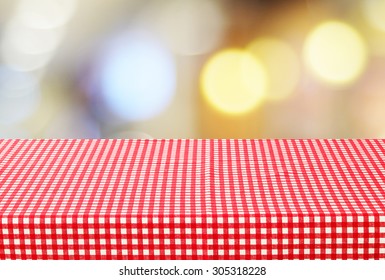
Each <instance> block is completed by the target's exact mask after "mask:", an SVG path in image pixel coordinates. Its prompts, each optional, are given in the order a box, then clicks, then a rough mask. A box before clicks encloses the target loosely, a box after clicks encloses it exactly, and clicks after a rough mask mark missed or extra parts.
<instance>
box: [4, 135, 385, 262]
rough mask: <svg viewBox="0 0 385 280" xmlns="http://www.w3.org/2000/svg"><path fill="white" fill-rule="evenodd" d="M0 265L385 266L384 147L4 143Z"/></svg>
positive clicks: (345, 143) (343, 143)
mask: <svg viewBox="0 0 385 280" xmlns="http://www.w3.org/2000/svg"><path fill="white" fill-rule="evenodd" d="M0 222H1V230H0V259H139V260H141V259H385V140H316V139H314V140H0Z"/></svg>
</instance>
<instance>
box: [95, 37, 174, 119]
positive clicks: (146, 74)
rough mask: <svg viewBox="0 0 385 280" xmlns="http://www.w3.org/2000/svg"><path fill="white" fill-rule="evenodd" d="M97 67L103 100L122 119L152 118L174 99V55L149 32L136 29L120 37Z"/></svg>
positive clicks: (112, 43)
mask: <svg viewBox="0 0 385 280" xmlns="http://www.w3.org/2000/svg"><path fill="white" fill-rule="evenodd" d="M98 69H99V70H98V71H100V73H99V75H97V76H98V77H99V80H98V83H99V90H100V93H101V95H102V99H103V100H104V103H105V105H106V106H107V108H108V110H109V111H111V112H112V113H113V114H115V115H116V116H118V117H119V118H121V119H123V120H126V121H142V120H147V119H150V118H152V117H154V116H156V115H158V114H160V113H161V112H163V111H164V110H165V109H166V108H167V106H168V105H169V104H170V103H171V101H172V98H173V95H174V92H175V88H176V66H175V62H174V58H173V56H172V54H171V52H169V51H168V50H167V49H166V48H164V47H163V45H162V44H161V43H160V41H157V40H156V38H154V37H153V36H151V34H150V33H147V32H143V31H138V30H133V31H129V32H125V33H123V34H120V36H117V37H116V38H115V39H113V40H112V41H111V42H110V43H109V44H108V46H107V48H106V49H105V52H104V54H103V56H102V60H101V63H100V65H99V68H98Z"/></svg>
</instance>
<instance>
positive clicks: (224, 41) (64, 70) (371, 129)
mask: <svg viewBox="0 0 385 280" xmlns="http://www.w3.org/2000/svg"><path fill="white" fill-rule="evenodd" d="M0 138H385V0H333V1H332V0H323V1H318V0H307V1H305V0H292V1H283V0H274V1H272V0H259V1H258V0H255V1H254V0H253V1H252V0H108V1H103V0H101V1H92V0H0Z"/></svg>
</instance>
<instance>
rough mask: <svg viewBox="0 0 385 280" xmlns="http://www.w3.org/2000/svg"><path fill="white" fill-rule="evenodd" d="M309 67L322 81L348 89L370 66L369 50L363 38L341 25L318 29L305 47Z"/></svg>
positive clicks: (313, 32) (329, 22)
mask: <svg viewBox="0 0 385 280" xmlns="http://www.w3.org/2000/svg"><path fill="white" fill-rule="evenodd" d="M304 56H305V62H306V64H307V66H308V67H309V68H310V69H311V70H312V72H313V73H314V74H315V75H316V76H317V77H318V78H319V79H321V80H323V81H325V82H327V83H329V84H333V85H346V84H349V83H352V82H353V81H355V80H356V79H357V78H358V76H359V75H360V74H362V72H363V70H364V68H365V66H366V62H367V48H366V45H365V43H364V40H363V39H362V37H361V36H360V34H359V33H358V32H357V31H356V30H355V29H354V28H353V27H351V26H349V25H348V24H346V23H343V22H340V21H328V22H324V23H322V24H320V25H319V26H317V27H316V28H315V29H314V30H313V31H312V32H311V33H310V35H309V36H308V37H307V39H306V42H305V47H304Z"/></svg>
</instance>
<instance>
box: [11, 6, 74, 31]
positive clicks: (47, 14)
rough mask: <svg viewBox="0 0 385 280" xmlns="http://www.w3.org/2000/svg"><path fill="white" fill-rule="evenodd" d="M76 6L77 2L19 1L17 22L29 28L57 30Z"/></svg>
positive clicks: (69, 16) (70, 15) (66, 20)
mask: <svg viewBox="0 0 385 280" xmlns="http://www.w3.org/2000/svg"><path fill="white" fill-rule="evenodd" d="M76 6H77V0H21V1H20V3H19V5H18V7H17V20H19V21H21V22H23V23H24V25H26V26H28V27H30V28H37V29H50V28H58V27H61V26H63V25H64V24H66V23H67V22H68V21H69V19H70V18H71V17H72V15H73V14H74V13H75V11H76Z"/></svg>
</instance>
